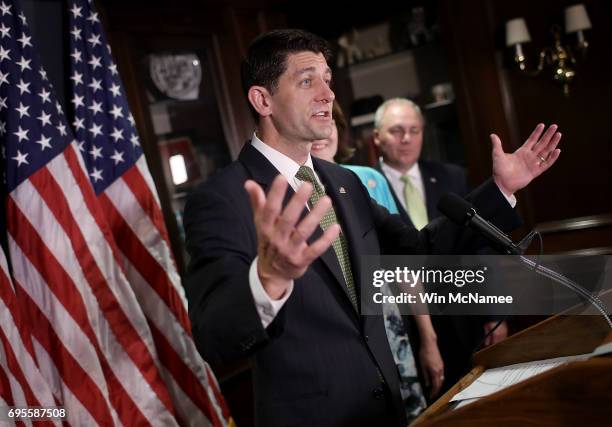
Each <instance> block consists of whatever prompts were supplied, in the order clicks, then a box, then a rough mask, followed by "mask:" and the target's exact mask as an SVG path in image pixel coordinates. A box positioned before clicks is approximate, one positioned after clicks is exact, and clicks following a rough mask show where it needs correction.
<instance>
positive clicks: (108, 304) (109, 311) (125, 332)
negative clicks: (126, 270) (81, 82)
mask: <svg viewBox="0 0 612 427" xmlns="http://www.w3.org/2000/svg"><path fill="white" fill-rule="evenodd" d="M61 157H62V156H59V158H58V159H54V160H53V161H52V162H51V163H50V164H49V166H48V167H49V168H55V167H56V166H57V165H58V164H59V161H60V160H62V158H61ZM56 163H57V164H56ZM66 175H67V174H65V173H64V174H62V175H61V177H62V178H65V177H66ZM30 181H31V182H32V184H33V185H34V187H35V188H37V190H38V192H39V194H40V195H41V196H42V197H43V199H45V200H46V202H47V206H49V207H50V208H51V211H52V212H53V214H54V216H55V219H56V220H58V221H59V223H60V225H61V226H62V228H63V229H64V231H65V233H66V234H67V236H70V238H71V242H70V243H69V244H72V246H73V247H75V248H80V251H78V250H75V255H76V258H75V259H77V260H78V261H79V263H80V265H81V267H82V270H83V271H84V272H85V279H86V280H87V282H89V283H90V286H91V287H92V289H96V290H97V291H96V292H95V294H96V297H97V300H98V301H99V304H100V307H101V308H102V311H103V313H104V314H105V317H106V319H107V320H108V322H109V326H110V328H111V330H112V331H113V333H114V335H115V338H116V339H118V340H119V343H121V344H122V345H123V349H122V351H127V353H128V355H129V357H130V358H131V359H132V360H133V362H134V365H135V366H134V367H135V368H136V369H139V370H140V373H141V375H142V376H143V377H144V378H145V379H146V381H147V382H148V383H149V385H150V387H151V388H152V389H153V391H154V392H155V393H156V394H157V395H158V398H160V400H161V399H162V398H165V399H167V404H165V406H166V409H168V410H170V411H172V405H171V402H170V398H169V395H168V394H167V390H166V388H165V386H164V384H163V382H162V379H161V377H160V376H159V372H158V371H157V367H156V365H155V363H154V360H153V357H152V355H151V354H150V353H149V350H148V348H147V347H146V346H145V345H144V343H143V342H142V340H141V337H140V335H139V334H138V332H137V331H136V329H135V328H134V326H133V325H132V323H131V321H130V319H128V317H127V316H126V315H125V313H124V311H123V310H122V309H121V308H120V307H119V304H118V301H117V298H116V297H115V296H114V294H113V292H112V289H111V288H110V287H109V284H108V283H107V282H106V280H105V278H104V276H103V274H102V272H101V271H100V270H99V267H98V266H97V265H96V262H95V259H96V258H97V259H99V258H100V254H98V256H97V257H94V256H93V255H92V253H91V251H90V248H89V246H88V245H87V242H86V241H85V239H84V237H83V234H82V233H81V230H80V229H79V228H78V226H77V224H79V225H80V224H81V220H80V218H73V217H71V215H70V213H71V209H74V207H72V206H69V205H68V201H67V200H66V198H65V197H64V193H63V192H62V191H61V188H60V187H59V186H58V185H57V183H56V181H55V179H54V177H52V176H51V174H50V173H49V172H48V171H47V170H46V169H41V170H40V171H39V172H37V173H36V174H34V175H33V176H32V177H31V178H30ZM77 208H78V207H77ZM88 218H90V216H89V215H86V216H85V217H84V218H83V219H84V220H87V219H88ZM75 219H76V220H75ZM90 234H91V233H90ZM102 256H104V254H102ZM108 256H110V257H111V258H112V255H108ZM111 271H116V270H112V269H111ZM125 287H126V288H128V287H129V285H128V284H127V282H126V283H125ZM130 294H131V293H130ZM129 299H133V296H132V295H130V298H129ZM131 310H136V311H135V312H138V310H137V307H136V308H134V307H132V308H131ZM133 312H134V311H130V313H133ZM108 350H111V349H109V348H107V349H106V352H108ZM106 352H102V353H106ZM111 354H112V353H111ZM111 360H112V359H111ZM125 367H127V365H125ZM130 372H131V371H130V370H127V371H124V372H123V373H121V372H117V375H118V376H119V378H120V379H124V378H126V376H127V375H128V374H130ZM131 375H136V376H137V377H138V374H137V373H135V372H131ZM134 386H137V387H138V384H137V383H134V382H133V381H128V382H127V383H126V384H124V387H127V389H128V390H130V389H132V390H131V392H130V395H131V399H133V400H134V401H135V402H139V401H141V406H142V405H145V401H144V400H143V399H144V397H145V396H146V394H147V393H146V391H145V390H143V389H142V387H138V388H137V389H135V388H134ZM162 403H164V402H162ZM152 415H155V414H149V416H152ZM155 418H156V416H155Z"/></svg>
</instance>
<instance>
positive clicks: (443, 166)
mask: <svg viewBox="0 0 612 427" xmlns="http://www.w3.org/2000/svg"><path fill="white" fill-rule="evenodd" d="M376 169H377V170H378V171H379V172H380V173H382V174H383V176H384V177H385V178H387V176H386V175H385V173H384V172H383V170H382V168H381V166H380V164H378V165H376ZM419 169H420V170H421V177H422V178H423V186H424V187H425V205H426V207H427V217H428V218H429V220H430V221H431V220H433V219H435V218H438V217H439V216H441V215H442V214H441V213H440V211H439V210H438V207H437V206H438V202H439V201H440V199H441V198H442V196H444V195H445V194H446V193H455V194H458V195H460V196H465V195H466V194H468V185H467V176H466V173H465V169H463V168H462V167H461V166H457V165H452V164H449V163H440V162H432V161H428V160H419ZM387 182H388V183H389V188H391V194H392V195H393V199H395V204H396V205H397V209H398V211H399V214H400V216H401V217H402V219H403V220H404V222H405V223H406V224H412V221H411V220H410V217H409V216H408V213H407V212H406V209H404V207H403V205H402V204H401V203H400V201H399V197H401V198H403V197H404V195H403V194H399V195H398V194H395V191H394V190H393V187H392V186H391V183H390V182H389V179H388V178H387Z"/></svg>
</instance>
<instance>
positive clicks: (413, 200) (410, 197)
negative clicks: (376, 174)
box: [400, 175, 429, 230]
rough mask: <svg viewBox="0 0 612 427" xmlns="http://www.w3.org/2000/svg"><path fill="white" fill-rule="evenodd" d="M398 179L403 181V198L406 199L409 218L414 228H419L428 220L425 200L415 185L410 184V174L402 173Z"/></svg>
mask: <svg viewBox="0 0 612 427" xmlns="http://www.w3.org/2000/svg"><path fill="white" fill-rule="evenodd" d="M400 180H401V181H402V182H403V183H404V200H405V201H406V210H407V211H408V216H410V220H411V221H412V223H413V224H414V226H415V227H416V229H417V230H420V229H421V228H423V227H425V226H426V225H427V223H428V222H429V220H428V219H427V208H426V207H425V202H424V201H423V197H421V194H419V192H418V190H417V189H416V187H415V186H414V185H413V184H412V181H410V176H408V175H402V176H401V177H400Z"/></svg>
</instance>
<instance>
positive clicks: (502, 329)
mask: <svg viewBox="0 0 612 427" xmlns="http://www.w3.org/2000/svg"><path fill="white" fill-rule="evenodd" d="M424 126H425V121H424V118H423V115H422V113H421V110H420V108H419V107H418V105H416V104H415V103H413V102H412V101H410V100H408V99H405V98H395V99H390V100H387V101H386V102H384V103H383V104H382V105H381V106H380V107H379V108H378V110H377V111H376V114H375V124H374V127H375V131H374V143H375V144H376V145H377V147H378V148H379V150H380V152H381V154H382V158H381V161H380V163H379V164H378V165H377V166H378V169H379V170H380V171H381V172H382V173H383V174H384V175H385V177H386V178H387V181H388V182H389V186H390V187H391V189H392V194H393V198H394V199H395V202H396V204H397V206H398V210H399V214H400V216H401V217H402V219H403V220H404V222H406V223H407V224H412V225H415V226H416V227H417V228H419V229H420V228H422V227H423V226H424V225H425V224H426V223H427V222H429V221H431V220H434V219H435V218H438V217H439V216H441V213H440V212H439V211H438V208H437V206H438V202H439V201H440V199H441V198H442V196H444V194H446V193H455V194H458V195H460V196H465V195H466V194H467V193H468V185H467V176H466V173H465V169H463V168H462V167H460V166H457V165H453V164H449V163H441V162H434V161H428V160H423V159H420V155H421V149H422V146H423V130H424ZM407 180H408V182H407ZM407 186H411V188H406V187H407ZM415 204H417V205H418V204H421V206H419V207H415V206H414V205H415ZM432 323H433V326H434V329H435V331H436V333H437V337H436V338H435V339H436V341H437V344H438V348H439V350H440V353H441V354H442V359H443V361H444V379H445V381H444V384H443V387H442V391H443V392H444V391H446V390H447V389H448V388H449V387H451V386H452V385H454V384H455V383H456V382H457V381H458V380H459V379H460V378H461V377H462V376H463V375H465V374H466V373H467V371H468V369H469V367H470V366H471V356H472V352H473V350H474V347H476V346H477V345H478V344H479V342H480V341H481V340H482V338H483V337H484V334H485V333H486V332H487V331H489V330H490V329H492V328H493V327H494V326H495V324H496V323H497V319H495V320H491V318H489V317H484V316H432ZM506 336H507V325H506V322H502V324H501V325H500V326H499V327H498V328H496V329H495V331H494V332H493V334H492V335H491V337H489V338H488V339H487V344H493V343H495V342H498V341H501V340H502V339H504V338H506ZM424 374H425V376H427V372H425V373H424ZM426 381H428V382H430V381H431V382H432V383H434V384H435V383H436V379H435V378H431V379H430V378H426Z"/></svg>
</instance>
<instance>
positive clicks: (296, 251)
mask: <svg viewBox="0 0 612 427" xmlns="http://www.w3.org/2000/svg"><path fill="white" fill-rule="evenodd" d="M287 185H288V183H287V180H286V179H285V178H284V177H283V176H282V175H280V174H279V175H278V176H277V177H276V178H275V179H274V181H273V182H272V186H271V187H270V191H268V194H267V196H266V194H264V191H263V189H262V188H261V187H260V186H259V184H257V183H256V182H255V181H252V180H248V181H246V182H245V184H244V188H245V190H246V191H247V193H249V198H250V200H251V207H252V208H253V217H254V221H255V228H256V230H257V242H258V246H257V256H258V261H257V272H258V274H259V280H261V284H262V285H263V288H264V290H265V291H266V293H267V294H268V295H269V296H270V298H272V299H274V300H277V299H280V298H282V297H283V295H284V294H285V292H286V291H287V289H288V288H289V287H290V286H291V282H292V281H293V280H294V279H297V278H299V277H301V276H302V275H303V274H304V273H305V272H306V269H307V268H308V267H309V266H310V264H311V263H312V262H313V261H314V260H315V259H317V258H318V257H319V256H321V255H322V254H323V253H324V252H325V251H326V250H327V248H329V247H330V246H331V244H332V242H333V241H334V240H335V239H336V238H337V237H338V235H339V234H340V226H339V225H338V224H334V225H332V226H331V227H329V228H328V229H327V230H325V232H324V233H323V235H322V236H321V237H319V238H318V239H317V240H315V241H314V242H312V243H311V244H310V245H309V244H308V243H307V242H306V240H307V239H308V238H309V237H310V236H311V235H312V233H313V232H314V231H315V230H316V228H317V227H318V226H319V223H320V222H321V219H322V218H323V216H324V215H325V213H326V212H327V210H328V209H330V208H331V199H330V198H329V197H328V196H324V197H321V198H320V199H319V201H318V202H317V204H316V205H315V206H314V207H313V208H312V209H311V210H310V212H309V213H308V215H307V216H306V217H305V218H304V219H303V220H301V221H300V222H299V223H298V220H299V219H300V215H301V213H302V211H303V210H304V206H306V202H308V198H309V197H310V194H311V193H312V185H311V184H310V183H307V182H305V183H303V184H302V186H301V187H300V188H299V190H298V191H297V192H296V193H295V194H294V195H293V197H292V198H291V200H290V201H289V203H288V204H287V206H285V209H283V208H282V202H283V199H284V197H285V192H286V191H287Z"/></svg>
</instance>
